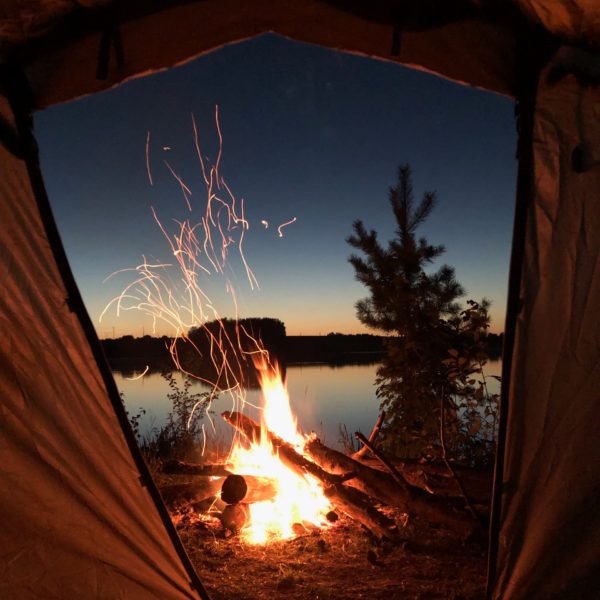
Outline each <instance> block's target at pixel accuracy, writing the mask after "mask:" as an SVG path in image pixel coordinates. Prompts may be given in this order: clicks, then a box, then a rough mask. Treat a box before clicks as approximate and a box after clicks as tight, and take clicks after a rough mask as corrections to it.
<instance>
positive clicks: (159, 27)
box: [0, 0, 600, 107]
mask: <svg viewBox="0 0 600 600" xmlns="http://www.w3.org/2000/svg"><path fill="white" fill-rule="evenodd" d="M598 4H599V3H598V2H596V1H595V0H515V1H514V2H513V3H512V4H511V3H507V2H499V1H498V0H444V1H443V2H440V1H439V0H404V1H393V0H370V1H368V2H367V1H364V0H296V1H292V0H277V1H274V0H245V1H243V0H196V1H190V0H187V1H186V0H180V1H175V2H174V1H172V0H170V1H169V0H128V1H126V2H125V1H120V0H5V1H4V2H3V3H2V8H0V57H3V58H4V60H7V59H10V58H16V59H17V60H20V61H22V62H23V63H24V64H25V65H26V66H27V72H28V75H29V78H30V80H31V81H32V84H33V87H34V90H35V92H36V96H37V99H38V103H39V106H40V107H43V106H47V105H49V104H53V103H56V102H61V101H65V100H70V99H72V98H75V97H78V96H81V95H84V94H88V93H93V92H96V91H100V90H102V89H107V88H109V87H111V86H113V85H116V84H118V83H120V82H122V81H124V80H126V79H128V78H130V77H135V76H138V75H141V74H145V73H147V72H149V71H153V70H158V69H163V68H168V67H171V66H173V65H176V64H179V63H182V62H184V61H186V60H189V59H191V58H194V57H196V56H198V55H200V54H202V53H204V52H208V51H210V50H212V49H214V48H218V47H219V46H222V45H224V44H227V43H231V42H236V41H240V40H244V39H247V38H250V37H253V36H256V35H259V34H261V33H265V32H269V31H273V32H276V33H280V34H281V35H284V36H287V37H290V38H292V39H296V40H299V41H305V42H309V43H316V44H320V45H323V46H326V47H331V48H336V49H340V50H346V51H350V52H357V53H361V54H366V55H369V56H373V57H376V58H381V59H387V60H394V61H397V62H400V63H402V64H407V65H411V66H414V67H417V68H421V69H425V70H428V71H431V72H434V73H438V74H440V75H443V76H444V77H448V78H450V79H453V80H456V81H459V82H463V83H467V84H469V85H474V86H477V87H481V88H484V89H489V90H492V91H496V92H499V93H503V94H508V95H514V94H515V82H514V71H515V70H514V68H513V65H514V56H515V44H516V42H515V39H516V37H517V32H518V31H519V30H522V28H523V25H527V24H530V25H531V26H540V25H541V26H543V27H544V28H546V29H547V30H548V31H550V32H551V33H553V34H554V35H556V36H560V37H562V38H565V39H566V40H570V41H572V42H580V43H584V44H587V45H594V44H596V42H598V41H599V40H600V6H599V5H598ZM522 15H525V17H526V18H523V17H522ZM117 24H118V31H119V34H118V35H119V36H120V40H121V42H122V47H123V60H122V61H120V64H117V61H116V60H115V57H114V56H112V55H111V56H110V59H109V64H108V65H107V67H108V69H107V76H106V78H104V79H101V80H99V79H98V78H97V72H96V71H97V63H98V57H99V54H100V50H99V49H100V46H101V40H102V38H103V36H104V37H106V34H107V32H111V33H114V32H115V26H116V25H117ZM400 31H401V32H402V33H401V35H398V33H399V32H400ZM114 41H115V40H114V39H111V40H110V42H111V43H112V42H114ZM597 45H598V46H600V43H598V44H597ZM112 50H114V45H112V44H111V52H112ZM392 54H393V56H392ZM50 82H51V83H50Z"/></svg>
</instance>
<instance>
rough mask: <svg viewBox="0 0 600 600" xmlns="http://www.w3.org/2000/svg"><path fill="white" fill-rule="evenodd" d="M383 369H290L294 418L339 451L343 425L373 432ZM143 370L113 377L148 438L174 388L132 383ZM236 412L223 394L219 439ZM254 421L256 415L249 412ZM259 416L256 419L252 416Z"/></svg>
mask: <svg viewBox="0 0 600 600" xmlns="http://www.w3.org/2000/svg"><path fill="white" fill-rule="evenodd" d="M377 367H378V364H377V363H374V364H366V365H365V364H362V365H356V364H353V365H342V366H340V365H327V364H317V365H289V366H288V367H287V370H286V385H287V388H288V392H289V395H290V401H291V405H292V409H293V411H294V413H295V414H296V415H297V417H298V423H299V425H300V428H301V429H302V430H303V431H305V432H308V431H316V432H317V433H318V434H319V436H320V437H321V438H322V439H324V441H325V442H326V443H327V444H328V445H330V446H334V447H339V437H340V436H339V428H340V424H344V425H345V426H346V428H347V429H348V431H349V432H350V433H352V432H354V431H362V432H363V433H367V434H368V433H369V432H370V430H371V427H372V426H373V424H374V423H375V421H376V419H377V415H378V414H379V400H378V399H377V397H376V395H375V386H374V382H375V373H376V370H377ZM142 370H143V369H141V370H140V371H133V372H132V371H128V372H126V373H124V372H122V371H115V372H114V377H115V381H116V383H117V386H118V388H119V390H120V391H121V392H122V393H123V395H124V399H125V405H126V407H127V410H128V411H129V412H130V413H132V414H136V413H137V412H138V410H139V409H140V408H143V409H144V410H145V411H146V414H145V415H144V416H143V418H142V419H141V422H140V425H141V432H142V433H143V434H147V433H148V432H149V431H151V429H152V427H155V426H160V425H162V424H163V423H164V422H165V420H166V417H167V414H168V412H169V410H170V404H169V401H168V399H167V393H168V392H169V387H168V384H167V381H166V380H165V379H164V378H163V377H162V376H161V375H160V373H158V372H152V371H151V372H149V373H147V374H146V375H144V377H142V378H140V379H137V380H134V381H132V380H131V379H128V378H130V377H135V376H136V375H139V374H140V373H141V371H142ZM485 372H486V375H487V376H491V375H500V373H501V361H490V363H488V365H486V369H485ZM182 377H183V376H182V375H181V373H175V378H176V380H177V381H178V383H180V384H181V382H182ZM488 387H489V391H490V393H492V394H493V393H496V392H497V391H498V389H499V383H498V382H497V381H496V380H495V379H493V378H491V377H490V378H489V379H488ZM209 389H210V388H209V387H208V386H206V385H204V384H202V383H200V382H195V383H194V385H193V386H192V390H193V391H194V392H196V391H206V390H209ZM247 399H248V401H249V402H250V403H252V404H255V405H260V391H259V390H257V389H250V390H248V392H247ZM231 409H232V401H231V399H230V398H228V397H227V395H222V396H221V397H219V398H218V399H217V400H216V401H215V402H214V404H213V410H214V413H215V415H214V422H215V426H216V433H214V434H213V435H215V436H216V437H219V438H221V439H223V438H227V437H229V435H230V433H231V432H230V428H229V426H228V425H226V424H225V423H224V422H223V421H222V419H221V418H220V416H219V415H220V414H221V412H223V411H225V410H231ZM248 412H249V414H250V415H251V416H255V415H256V413H255V411H253V410H251V409H250V410H249V411H248ZM253 413H254V414H253Z"/></svg>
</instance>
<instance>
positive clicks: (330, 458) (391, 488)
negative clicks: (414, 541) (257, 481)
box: [305, 438, 409, 512]
mask: <svg viewBox="0 0 600 600" xmlns="http://www.w3.org/2000/svg"><path fill="white" fill-rule="evenodd" d="M305 449H306V452H308V454H309V456H310V457H311V458H312V460H314V461H315V462H316V463H317V464H318V465H319V466H320V467H321V468H323V469H325V470H326V471H328V472H330V473H335V474H338V475H341V474H343V473H347V472H348V471H352V472H353V473H355V475H356V477H354V478H353V479H351V480H349V481H348V485H350V486H352V487H354V488H356V489H358V490H360V491H361V492H364V493H365V494H367V495H368V496H371V497H373V498H377V499H378V500H379V501H381V502H383V503H385V504H389V505H390V506H397V507H398V508H400V509H402V510H403V511H405V512H407V511H408V506H407V503H408V495H409V494H408V490H407V487H408V486H407V484H406V482H404V481H402V482H401V483H398V482H397V481H396V480H395V479H394V478H393V477H392V476H391V475H389V474H388V473H384V472H383V471H379V470H377V469H373V468H371V467H368V466H367V465H364V464H362V463H360V462H358V461H356V460H354V459H353V458H351V457H350V456H347V455H346V454H343V453H342V452H338V451H337V450H334V449H333V448H329V447H327V446H325V444H323V443H322V442H321V441H320V440H319V439H318V438H313V439H312V440H310V441H309V442H308V443H307V444H306V446H305Z"/></svg>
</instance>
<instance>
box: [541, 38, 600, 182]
mask: <svg viewBox="0 0 600 600" xmlns="http://www.w3.org/2000/svg"><path fill="white" fill-rule="evenodd" d="M569 75H572V76H574V77H575V79H576V80H577V83H578V84H579V85H580V88H579V92H578V97H577V114H576V117H577V130H578V134H579V143H578V144H577V146H575V148H574V149H573V152H572V154H571V165H572V167H573V170H574V171H575V172H576V173H585V172H586V171H589V170H590V169H592V168H593V167H596V166H598V165H600V153H599V152H597V151H596V152H594V146H593V142H592V140H590V139H588V135H587V132H588V131H589V130H590V127H589V124H588V123H586V120H585V114H586V112H588V111H586V98H587V97H588V95H589V92H588V90H589V89H590V88H592V87H596V86H598V85H600V52H592V51H590V50H585V49H582V48H574V47H563V48H561V49H560V50H559V52H557V54H556V56H555V57H554V60H553V61H552V65H551V67H550V70H549V73H548V76H547V82H548V83H549V84H550V85H556V84H557V83H558V82H559V81H561V80H562V79H563V78H564V77H567V76H569Z"/></svg>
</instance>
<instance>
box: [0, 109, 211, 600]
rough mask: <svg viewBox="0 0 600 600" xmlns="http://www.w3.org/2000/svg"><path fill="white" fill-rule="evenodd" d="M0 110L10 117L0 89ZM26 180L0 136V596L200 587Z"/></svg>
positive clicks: (187, 591)
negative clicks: (135, 452) (143, 471)
mask: <svg viewBox="0 0 600 600" xmlns="http://www.w3.org/2000/svg"><path fill="white" fill-rule="evenodd" d="M0 114H1V115H2V119H3V122H4V123H5V124H7V125H8V126H10V127H14V121H13V115H12V114H11V112H10V108H9V104H8V102H7V101H6V99H5V98H3V97H0ZM15 135H16V134H15ZM29 181H30V180H29V176H28V171H27V168H26V165H25V163H24V162H23V160H22V159H19V158H16V157H15V156H14V155H12V154H11V153H9V152H8V151H7V150H6V148H5V147H4V146H2V145H0V198H2V202H0V223H1V230H2V246H1V247H0V264H1V269H2V271H1V272H2V292H1V294H0V339H1V340H2V344H1V345H0V398H1V403H0V482H1V484H0V485H1V488H2V493H1V494H0V515H2V519H1V520H0V557H1V559H0V597H1V598H15V599H17V598H18V599H19V600H21V599H27V598H36V599H38V598H45V599H52V598H60V599H64V598H103V599H107V600H108V599H111V600H112V599H125V598H127V599H131V598H157V599H159V598H160V599H161V600H164V599H173V600H175V599H177V600H182V599H197V598H198V597H199V595H198V593H197V592H196V591H194V590H193V589H192V588H191V585H190V578H189V576H188V575H187V573H186V571H185V569H184V568H183V566H182V563H181V559H180V557H179V556H178V555H177V553H176V551H175V549H174V546H173V542H172V540H171V539H170V537H169V536H168V535H167V532H166V529H165V525H164V523H163V521H162V520H161V518H160V516H159V513H158V511H157V507H156V504H155V502H154V501H153V499H152V498H151V496H150V494H149V493H148V491H147V489H146V488H145V487H142V484H141V482H140V471H139V469H138V467H137V466H136V465H135V463H134V460H133V458H132V454H131V451H130V449H129V448H128V446H127V443H126V440H125V437H124V435H123V429H122V426H121V423H119V421H118V419H117V415H116V414H115V410H114V408H113V406H112V404H111V402H110V399H109V397H108V395H107V390H106V388H105V386H104V384H103V381H102V378H101V376H100V374H99V372H98V369H97V368H96V361H95V359H94V356H93V355H92V353H91V350H90V345H89V342H88V340H87V339H86V336H85V334H84V332H83V330H82V328H81V325H80V322H79V319H78V317H77V316H76V315H75V314H74V313H73V312H71V311H70V309H69V301H68V293H67V290H66V289H65V287H64V284H63V282H62V279H61V275H60V273H59V271H58V268H57V264H56V262H55V259H54V252H53V249H52V248H51V247H50V244H49V241H48V238H47V236H46V232H45V230H44V227H43V224H42V222H41V219H40V213H39V211H38V207H37V204H36V200H35V198H34V195H33V192H32V188H31V186H30V183H29Z"/></svg>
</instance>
